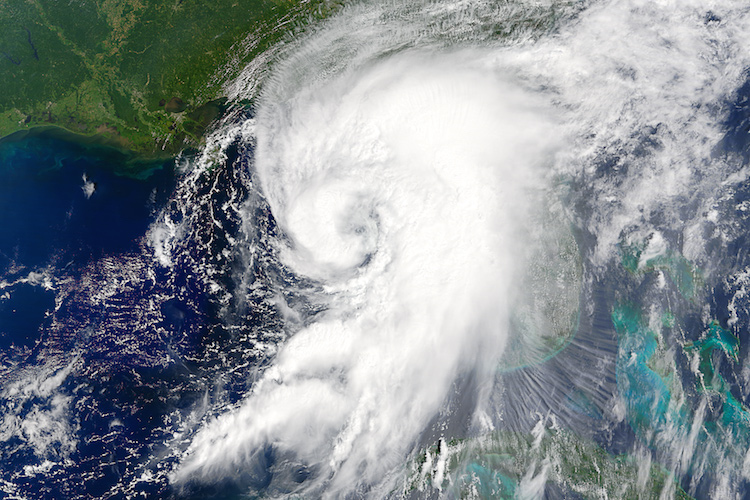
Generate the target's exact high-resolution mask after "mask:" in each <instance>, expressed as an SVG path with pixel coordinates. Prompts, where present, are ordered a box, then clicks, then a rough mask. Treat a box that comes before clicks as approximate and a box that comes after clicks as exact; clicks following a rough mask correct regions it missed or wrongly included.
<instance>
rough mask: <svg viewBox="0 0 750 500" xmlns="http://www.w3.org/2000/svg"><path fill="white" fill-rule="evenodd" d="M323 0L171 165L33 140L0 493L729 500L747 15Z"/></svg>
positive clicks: (737, 455)
mask: <svg viewBox="0 0 750 500" xmlns="http://www.w3.org/2000/svg"><path fill="white" fill-rule="evenodd" d="M327 8H328V10H326V11H325V15H323V13H322V11H321V13H318V14H319V15H316V14H309V12H308V13H307V14H306V15H309V18H305V19H300V18H294V17H293V16H292V17H290V18H289V19H287V20H286V21H284V22H285V23H290V24H292V23H297V24H296V25H295V26H296V27H294V29H287V28H288V26H285V27H284V29H285V31H284V33H285V34H284V35H283V36H282V35H279V36H278V37H277V38H276V39H274V43H272V44H269V45H268V47H267V48H265V49H264V50H263V51H260V52H259V55H257V56H256V57H254V58H253V59H252V60H251V61H250V62H249V63H247V64H245V65H244V66H242V67H241V69H240V71H237V72H236V73H233V74H235V75H239V76H236V78H232V79H231V81H228V82H227V83H226V84H225V87H224V88H223V92H224V93H225V94H226V95H227V98H228V101H227V102H228V103H229V104H228V105H227V111H226V113H224V114H222V116H221V119H220V120H219V121H217V122H216V123H214V125H213V126H212V128H211V132H210V133H209V134H208V135H207V136H206V138H205V141H204V142H203V143H201V144H200V146H199V147H198V148H196V149H194V150H185V151H183V152H182V153H180V154H179V155H178V156H177V158H176V159H175V160H174V162H173V164H171V165H172V166H171V167H170V169H171V170H170V169H167V168H166V167H162V166H160V167H158V168H157V167H154V169H153V171H148V172H146V173H144V174H143V175H142V177H143V178H142V179H140V180H128V181H127V183H130V184H127V183H126V181H125V180H123V179H121V178H120V177H118V175H115V174H112V173H111V172H109V173H107V172H108V171H107V170H106V168H104V167H101V166H100V165H98V164H96V163H95V162H93V163H92V162H91V161H88V160H81V159H80V158H84V157H85V155H84V153H81V152H80V151H78V150H75V151H73V150H71V151H72V152H71V153H70V154H69V156H71V157H74V156H75V157H76V158H79V159H78V160H75V162H74V161H73V160H70V161H68V160H65V161H63V160H60V159H59V157H58V156H57V154H58V153H57V150H58V149H60V146H59V145H58V143H54V144H52V145H51V146H49V145H48V146H45V147H48V149H49V150H50V151H51V152H50V153H49V155H48V157H44V165H45V167H44V169H41V170H40V171H41V172H42V174H43V175H46V176H47V177H45V179H47V180H46V181H45V182H48V183H49V185H50V186H52V185H58V184H59V185H62V183H63V182H62V181H60V180H58V177H55V176H59V178H60V179H62V178H64V179H68V181H69V179H73V181H69V182H68V181H66V182H68V184H70V186H68V187H69V188H70V189H69V191H70V193H71V194H70V196H71V199H74V200H75V201H74V202H70V203H68V201H66V200H67V198H66V199H63V197H60V199H59V200H58V198H56V197H54V196H50V197H49V200H51V201H48V203H49V205H50V207H51V208H50V213H54V215H50V217H56V218H59V219H60V220H62V221H63V222H62V223H61V224H63V225H64V226H65V227H66V228H72V229H70V230H73V231H75V234H76V238H78V239H77V240H76V242H75V245H73V247H71V248H73V250H55V251H53V252H52V254H51V255H52V257H50V258H47V257H45V255H46V254H45V252H47V251H48V250H49V249H47V247H44V248H41V247H40V248H41V250H38V249H37V250H38V251H37V250H35V249H36V247H34V246H33V245H31V244H29V245H30V246H28V248H29V249H32V250H33V251H32V250H28V249H27V248H26V247H24V246H23V245H25V244H26V243H24V242H26V241H27V240H25V239H24V240H19V241H22V243H23V244H15V246H14V247H12V252H11V251H10V250H7V249H6V250H7V251H6V250H3V249H4V248H5V247H2V248H0V251H1V252H0V254H1V255H0V257H2V259H5V260H0V264H2V265H3V266H5V267H2V268H0V271H2V272H3V273H4V274H2V275H0V313H4V312H7V311H6V309H7V310H8V311H12V313H13V314H16V311H17V310H18V311H20V312H21V313H22V314H21V315H19V316H13V317H14V318H17V317H21V318H22V319H19V320H14V321H16V322H15V323H13V324H12V325H11V326H12V328H14V329H15V330H13V331H14V332H15V331H16V330H17V331H18V332H22V333H23V335H26V336H25V337H23V339H22V340H23V343H22V344H23V345H21V344H18V343H16V344H18V345H16V344H11V343H10V341H8V342H6V341H5V339H6V337H4V336H2V335H0V341H2V342H6V343H7V344H8V345H5V344H2V345H3V346H4V349H5V350H4V351H3V352H2V353H0V354H2V356H0V362H1V363H0V373H1V374H2V375H3V380H2V381H0V410H2V412H1V414H0V422H2V424H3V425H2V426H1V427H2V428H1V429H0V458H2V461H3V462H4V463H7V464H10V465H8V467H5V468H2V469H0V491H2V492H3V493H4V494H7V495H9V496H10V497H12V498H27V497H28V498H84V497H87V498H91V497H111V498H176V499H179V498H186V499H187V498H194V499H198V498H201V499H203V498H367V499H380V498H394V499H395V498H410V499H421V498H520V499H528V498H548V499H557V498H560V499H563V498H564V499H567V498H571V499H577V498H592V499H594V498H596V499H600V498H680V499H688V498H696V499H698V498H744V497H745V496H747V494H748V491H750V365H749V364H748V359H749V358H748V348H747V346H748V345H750V342H748V340H749V339H750V335H748V331H749V330H748V329H749V328H750V291H749V290H750V267H749V266H750V260H749V258H748V255H749V254H748V251H747V249H748V248H749V247H748V242H750V220H748V218H749V217H750V215H748V214H750V169H748V162H749V161H750V135H748V130H750V126H749V124H750V69H749V68H750V51H748V50H747V40H748V39H750V7H749V6H747V5H745V4H743V3H742V2H735V1H730V0H712V1H709V2H706V1H697V0H683V1H680V2H675V1H671V0H652V1H643V0H499V1H485V0H430V1H422V0H419V1H406V0H385V1H379V0H361V1H355V2H345V3H331V4H330V5H328V6H327ZM300 12H301V11H300ZM269 29H270V28H269ZM274 29H280V27H279V26H277V27H275V28H274ZM29 36H30V34H29ZM253 36H254V35H252V34H250V35H248V39H247V41H246V44H247V45H248V47H256V46H257V43H258V41H257V40H255V39H254V38H253ZM246 49H247V47H246ZM247 53H250V51H249V49H247ZM225 70H226V68H225ZM219 73H221V72H219ZM228 73H229V71H228V70H227V74H228ZM217 78H218V77H217ZM217 112H218V111H217ZM30 140H34V139H33V138H32V139H30ZM32 146H33V144H32ZM32 146H28V150H21V149H19V150H18V151H15V150H14V151H15V152H13V153H9V152H8V151H9V150H7V151H6V149H7V148H8V146H4V145H3V143H0V159H6V157H7V158H11V159H13V161H18V162H20V161H22V160H24V159H25V158H27V157H31V156H32V155H31V153H29V151H31V149H33V148H32ZM4 148H6V149H4ZM19 151H20V152H19ZM14 155H15V156H14ZM24 155H25V156H24ZM19 158H20V159H19ZM8 161H9V162H10V160H8ZM24 161H25V160H24ZM76 162H77V163H76ZM40 164H42V162H41V161H40ZM49 165H54V167H53V166H49ZM40 168H41V167H40ZM45 169H46V170H45ZM0 174H1V175H6V173H5V172H4V171H2V170H0ZM14 175H16V177H13V182H14V183H15V184H12V186H20V187H16V188H13V187H11V188H8V189H10V190H12V191H13V192H12V193H11V191H8V193H10V194H13V196H15V197H11V198H10V199H11V200H16V201H14V202H13V203H17V204H19V205H23V204H24V203H27V202H28V200H30V199H32V198H33V196H38V195H33V196H31V195H29V196H27V195H26V194H25V193H26V191H23V189H26V188H25V187H24V186H26V184H24V182H26V181H24V180H23V179H25V177H23V175H27V174H23V175H22V174H14ZM28 175H31V174H28ZM34 175H36V174H34ZM40 175H41V174H40ZM149 176H152V177H149ZM19 179H20V180H19ZM126 184H127V185H126ZM9 185H11V184H9ZM66 186H67V184H66ZM123 186H124V187H123ZM3 189H5V188H3ZM50 189H51V188H50ZM56 189H57V188H56ZM66 189H67V188H66ZM118 190H120V191H118ZM128 190H130V191H128ZM29 192H32V191H31V190H30V191H29ZM50 192H52V191H50ZM120 192H127V193H134V194H131V195H128V196H130V197H129V198H128V197H125V196H124V198H127V200H134V201H132V203H133V206H138V207H140V208H139V209H138V210H142V211H145V212H148V213H147V214H146V213H144V214H142V215H143V217H141V218H140V219H138V222H133V220H134V219H133V220H131V219H130V218H129V217H130V216H129V214H130V212H129V211H128V210H123V209H118V210H119V211H113V210H110V212H113V213H114V212H116V213H117V214H118V215H117V217H119V218H118V219H117V221H116V222H117V223H106V224H100V225H96V224H94V222H91V221H95V222H96V221H100V219H99V218H100V217H103V216H102V215H101V214H103V213H105V212H106V210H104V209H103V208H102V207H104V208H108V207H109V209H111V206H110V205H105V204H103V203H104V202H103V201H102V200H105V199H106V196H109V195H112V193H120ZM14 193H17V194H14ZM10 194H8V196H10ZM73 197H74V198H73ZM61 200H62V201H61ZM123 203H125V202H123ZM128 203H130V201H129V202H128ZM11 205H12V203H10V204H8V207H11ZM23 206H26V205H23ZM113 206H114V205H113ZM123 206H124V205H123ZM128 206H130V205H128ZM144 206H145V207H147V209H143V207H144ZM133 210H135V209H133ZM139 213H140V212H139ZM61 214H62V215H61ZM80 214H84V215H80ZM3 217H5V216H4V215H3V214H2V212H0V221H4V222H3V225H4V226H6V227H7V230H6V232H8V234H10V233H12V231H17V232H18V233H19V234H22V235H24V236H23V237H24V238H27V237H28V241H32V240H33V241H36V240H34V238H32V237H31V236H29V235H33V234H36V233H34V232H33V231H32V230H30V229H29V228H27V227H21V226H19V227H16V225H17V224H20V223H18V222H17V221H15V220H14V219H12V218H10V217H5V218H3ZM133 217H135V216H133ZM79 219H81V220H83V221H84V222H82V223H80V227H79V226H77V225H76V224H79V222H77V221H79ZM55 220H57V219H55ZM144 221H146V222H144ZM100 226H101V228H100V229H92V228H99V227H100ZM13 234H15V233H13ZM55 234H57V233H55ZM53 236H54V235H53ZM54 237H57V236H54ZM8 238H10V237H8ZM9 241H10V240H9ZM0 243H2V244H3V245H5V240H2V239H0ZM6 246H7V245H6ZM100 247H101V249H100V250H97V249H99V248H100ZM8 248H11V247H8ZM81 249H83V250H81ZM92 249H93V250H92ZM27 250H28V252H27V254H28V255H27V254H25V253H24V252H25V251H27ZM50 251H51V250H50ZM3 252H4V253H3ZM14 252H15V253H14ZM34 252H37V253H34ZM37 254H38V255H37ZM29 255H30V257H29ZM45 259H46V260H45ZM6 261H7V262H6ZM24 294H25V295H24ZM27 296H28V297H31V299H29V302H28V303H29V304H32V305H33V306H28V307H26V306H23V307H22V305H23V304H24V302H23V300H22V299H23V298H24V297H27ZM32 299H33V300H32ZM34 304H35V305H34ZM24 307H26V309H24ZM27 316H28V318H31V319H30V320H29V321H31V320H34V321H37V323H40V324H41V326H40V327H38V338H37V337H35V336H34V335H31V334H29V333H24V332H26V331H27V330H25V329H24V328H26V323H23V321H26V320H25V319H23V318H27ZM37 317H38V318H37ZM35 318H36V319H35ZM0 326H2V325H0ZM35 328H36V327H35ZM0 333H2V332H0ZM3 335H6V334H3ZM19 335H21V334H20V333H19ZM19 338H20V337H19ZM76 485H78V486H76ZM45 495H46V496H45Z"/></svg>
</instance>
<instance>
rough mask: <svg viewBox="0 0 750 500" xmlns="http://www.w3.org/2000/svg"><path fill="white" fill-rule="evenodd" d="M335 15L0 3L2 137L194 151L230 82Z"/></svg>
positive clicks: (39, 0)
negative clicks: (49, 135) (60, 135)
mask: <svg viewBox="0 0 750 500" xmlns="http://www.w3.org/2000/svg"><path fill="white" fill-rule="evenodd" d="M335 8H336V4H334V3H331V2H330V1H328V0H309V1H300V0H289V1H286V0H167V1H164V0H0V13H2V14H1V15H0V88H2V92H0V137H6V136H8V135H11V134H14V133H19V132H22V131H33V130H40V129H49V128H55V129H57V130H60V129H62V130H65V131H68V132H72V133H75V134H79V135H81V136H89V137H91V138H92V140H94V141H98V142H105V143H107V144H110V145H114V146H118V147H120V148H121V149H125V150H128V151H131V152H134V153H138V154H140V155H143V156H162V155H163V156H168V155H173V154H175V153H177V152H178V151H180V150H182V149H183V148H185V147H189V146H198V145H200V143H201V140H202V138H203V135H204V134H205V132H206V129H207V127H208V126H209V125H210V124H211V123H212V122H214V121H215V120H216V118H217V117H219V116H220V115H221V114H222V113H223V112H224V111H225V110H226V107H227V105H228V103H227V99H226V97H227V96H226V90H225V86H226V84H227V82H229V81H231V80H232V79H234V78H236V77H237V76H238V75H239V72H240V71H241V70H242V69H243V68H244V67H245V65H246V64H247V63H248V62H250V61H251V60H252V59H253V57H255V56H256V55H258V54H259V53H261V52H262V51H263V50H265V49H266V48H268V47H269V46H270V45H271V44H273V43H275V42H277V41H279V40H280V39H282V38H283V37H284V36H289V34H290V32H293V31H294V30H297V29H300V28H301V27H302V26H304V25H305V24H306V21H308V20H311V19H316V18H320V17H324V16H327V15H328V14H330V13H331V11H332V10H333V9H335ZM32 133H33V132H32Z"/></svg>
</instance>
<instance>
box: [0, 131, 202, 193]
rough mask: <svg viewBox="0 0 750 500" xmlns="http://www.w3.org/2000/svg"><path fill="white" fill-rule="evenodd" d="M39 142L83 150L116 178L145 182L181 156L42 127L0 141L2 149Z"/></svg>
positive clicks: (94, 136)
mask: <svg viewBox="0 0 750 500" xmlns="http://www.w3.org/2000/svg"><path fill="white" fill-rule="evenodd" d="M35 139H39V140H42V141H44V140H56V141H62V142H65V143H68V144H70V145H72V146H74V147H76V148H80V149H81V150H82V152H83V153H85V154H87V155H91V156H96V157H99V158H102V159H105V160H108V161H109V163H110V164H111V166H112V173H114V174H115V175H118V176H123V177H129V178H133V179H141V180H142V179H145V178H147V177H149V176H150V175H151V173H152V172H153V170H155V169H159V168H161V167H162V166H164V164H165V163H168V162H172V161H174V159H175V158H176V157H177V155H178V154H179V152H178V153H174V154H173V153H171V152H165V151H154V152H153V153H147V152H140V151H135V150H133V149H130V148H128V147H127V146H125V145H123V141H121V140H118V139H119V138H113V137H112V136H108V135H107V134H103V133H101V132H98V133H95V134H80V133H76V132H72V131H70V130H68V129H66V128H64V127H60V126H57V125H40V126H35V127H31V128H28V129H24V130H18V131H15V132H12V133H10V134H8V135H5V136H3V137H0V147H4V146H10V145H13V144H19V143H23V142H24V141H28V140H35ZM186 149H189V148H188V147H184V148H182V149H181V150H180V152H181V151H185V150H186Z"/></svg>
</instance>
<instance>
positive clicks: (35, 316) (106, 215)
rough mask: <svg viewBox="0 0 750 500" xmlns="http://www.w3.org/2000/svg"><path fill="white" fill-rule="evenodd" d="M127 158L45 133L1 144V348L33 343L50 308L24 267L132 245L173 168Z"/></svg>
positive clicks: (169, 184)
mask: <svg viewBox="0 0 750 500" xmlns="http://www.w3.org/2000/svg"><path fill="white" fill-rule="evenodd" d="M134 162H135V160H134V159H133V158H132V157H131V156H129V155H127V154H125V153H123V152H120V151H118V150H116V149H113V148H107V147H103V146H91V145H87V144H82V143H80V142H74V141H71V140H65V138H62V137H58V136H55V135H54V134H52V133H47V134H37V135H34V136H26V137H21V138H19V139H18V140H5V141H3V142H0V281H2V280H4V281H6V283H15V284H11V285H6V286H5V288H4V290H0V296H3V294H4V293H5V294H6V295H5V298H4V300H0V349H2V350H5V349H8V348H9V347H11V346H13V345H29V344H31V343H33V342H34V340H35V339H36V336H37V332H38V330H39V328H40V326H42V325H43V324H44V321H45V315H46V314H47V312H48V311H50V309H51V308H52V307H53V306H54V294H53V293H52V292H51V291H49V290H46V289H45V288H44V287H42V286H38V283H29V282H28V281H26V282H24V280H28V278H29V273H39V276H41V273H43V272H44V271H45V269H55V270H59V269H68V270H73V269H75V268H80V267H81V266H83V265H85V264H86V263H87V262H90V261H91V260H93V259H97V258H101V257H102V256H104V255H111V254H119V253H123V252H128V251H133V250H135V249H136V248H137V246H138V242H139V240H140V239H141V238H142V237H143V235H144V234H145V232H146V230H147V228H148V226H149V224H150V223H151V222H152V221H153V219H154V217H155V214H156V213H157V210H158V209H159V207H161V206H162V205H163V204H164V203H165V202H166V200H167V199H168V197H169V195H170V193H171V192H172V191H173V189H174V184H175V174H174V169H173V163H174V162H173V161H172V160H169V161H165V160H161V161H151V162H141V163H139V164H134ZM126 171H130V172H131V175H123V174H122V173H120V174H118V173H117V172H126ZM136 175H137V177H136ZM84 178H85V179H86V182H89V183H92V184H90V186H93V187H94V191H93V192H92V193H86V192H85V191H84V189H83V188H84V185H85V183H86V182H84ZM33 276H34V275H32V280H33Z"/></svg>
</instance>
